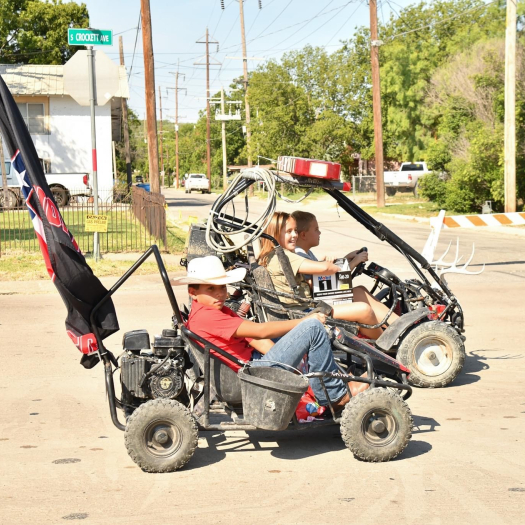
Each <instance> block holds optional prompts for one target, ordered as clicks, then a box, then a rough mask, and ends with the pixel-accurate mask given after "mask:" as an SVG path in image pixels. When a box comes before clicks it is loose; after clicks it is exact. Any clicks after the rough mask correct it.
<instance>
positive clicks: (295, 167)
mask: <svg viewBox="0 0 525 525" xmlns="http://www.w3.org/2000/svg"><path fill="white" fill-rule="evenodd" d="M277 169H278V170H279V171H284V172H286V173H291V174H292V175H297V176H299V177H314V178H316V179H328V180H339V177H340V175H341V164H337V163H336V162H327V161H326V160H314V159H302V158H300V157H279V158H278V159H277Z"/></svg>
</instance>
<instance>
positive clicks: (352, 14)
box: [319, 0, 363, 47]
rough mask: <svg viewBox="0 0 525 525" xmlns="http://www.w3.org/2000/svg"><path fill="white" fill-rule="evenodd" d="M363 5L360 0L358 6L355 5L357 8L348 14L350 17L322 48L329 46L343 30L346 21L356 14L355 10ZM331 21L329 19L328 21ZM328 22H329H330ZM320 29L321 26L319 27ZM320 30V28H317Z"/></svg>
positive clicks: (346, 21)
mask: <svg viewBox="0 0 525 525" xmlns="http://www.w3.org/2000/svg"><path fill="white" fill-rule="evenodd" d="M362 5H363V1H362V0H361V1H360V2H359V4H357V7H356V8H355V9H354V10H353V11H352V13H351V14H350V16H349V17H348V18H347V19H346V20H345V21H344V22H343V25H342V26H341V27H340V28H339V29H338V30H337V31H335V32H334V34H333V35H332V38H330V40H328V42H327V43H326V44H325V45H324V46H323V47H328V44H330V42H331V41H332V40H333V39H334V38H335V36H336V35H337V34H338V33H339V32H340V31H341V29H343V27H345V26H346V24H347V23H348V21H349V20H350V19H351V18H352V17H353V16H354V15H355V14H356V12H357V10H358V9H359V8H360V7H361V6H362ZM330 20H331V19H330ZM330 20H329V21H330ZM321 27H322V26H321ZM319 29H320V28H319Z"/></svg>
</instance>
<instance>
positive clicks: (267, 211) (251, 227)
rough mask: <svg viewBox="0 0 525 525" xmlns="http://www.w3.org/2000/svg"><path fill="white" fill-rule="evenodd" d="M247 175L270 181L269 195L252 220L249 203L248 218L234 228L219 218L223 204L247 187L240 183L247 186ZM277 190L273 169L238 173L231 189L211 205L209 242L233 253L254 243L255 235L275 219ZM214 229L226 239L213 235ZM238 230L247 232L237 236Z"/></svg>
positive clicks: (207, 232)
mask: <svg viewBox="0 0 525 525" xmlns="http://www.w3.org/2000/svg"><path fill="white" fill-rule="evenodd" d="M247 178H250V179H251V178H253V179H255V180H256V181H261V182H263V183H264V184H265V185H266V188H267V190H268V196H267V199H266V207H265V208H264V210H263V212H262V213H261V214H260V215H259V216H258V217H257V218H256V219H255V220H250V221H249V220H248V204H247V203H246V218H245V219H244V221H242V223H240V224H239V223H236V224H235V229H233V230H232V229H230V228H229V227H228V226H224V225H221V224H218V222H217V221H216V219H217V218H221V216H224V214H225V212H224V210H223V208H225V207H226V206H227V204H228V203H229V202H230V201H231V200H232V199H233V198H234V197H236V196H237V195H238V194H239V193H241V192H242V191H243V189H245V188H244V187H242V188H240V186H245V185H244V184H243V180H244V179H247ZM275 194H276V191H275V175H274V174H273V173H272V172H271V171H269V170H267V169H264V168H260V167H254V168H249V169H246V170H243V171H241V172H240V173H239V174H238V175H236V176H235V178H234V179H233V181H232V182H231V184H230V186H229V187H228V189H227V190H226V191H225V192H224V193H223V194H222V195H220V196H219V198H218V199H217V200H216V201H215V202H214V203H213V206H212V207H211V210H210V215H209V217H208V223H207V225H206V243H207V244H208V246H209V247H210V248H212V249H214V250H216V251H217V252H219V253H231V252H235V251H237V250H239V249H241V248H242V247H244V246H246V245H247V244H249V243H251V242H252V241H253V240H254V239H257V238H258V237H259V236H260V235H261V233H262V232H264V230H265V229H266V227H267V226H268V224H269V223H270V221H271V220H272V217H273V214H274V211H275V206H276V197H275ZM212 233H214V234H216V235H218V236H219V239H221V240H223V241H224V242H220V241H218V240H216V238H215V237H216V236H215V235H212ZM238 234H244V235H243V236H239V238H237V235H238ZM232 236H235V238H232Z"/></svg>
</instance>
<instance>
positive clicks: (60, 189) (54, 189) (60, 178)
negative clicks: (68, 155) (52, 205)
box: [0, 160, 91, 208]
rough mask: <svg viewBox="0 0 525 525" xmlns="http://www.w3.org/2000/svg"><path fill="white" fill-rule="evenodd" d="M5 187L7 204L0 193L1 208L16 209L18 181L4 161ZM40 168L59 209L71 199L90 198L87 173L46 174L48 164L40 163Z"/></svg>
mask: <svg viewBox="0 0 525 525" xmlns="http://www.w3.org/2000/svg"><path fill="white" fill-rule="evenodd" d="M4 164H5V171H6V176H7V177H6V178H7V187H8V188H9V193H8V199H7V202H6V203H4V200H5V198H4V192H3V190H1V191H0V200H1V203H0V204H1V205H2V207H5V208H16V207H18V206H19V205H20V204H21V203H22V194H21V192H20V185H19V183H18V179H17V177H16V175H15V173H14V171H13V170H12V169H11V161H9V160H4ZM42 167H43V169H44V173H45V175H46V180H47V183H48V185H49V188H50V189H51V193H52V194H53V197H54V198H55V201H56V203H57V205H58V206H59V207H62V206H67V204H68V202H69V200H70V199H71V197H79V196H90V195H91V187H90V185H89V176H88V174H87V173H48V168H49V164H48V163H47V162H44V161H42ZM0 188H3V182H2V177H0Z"/></svg>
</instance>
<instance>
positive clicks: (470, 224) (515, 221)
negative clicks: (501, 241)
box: [443, 212, 525, 228]
mask: <svg viewBox="0 0 525 525" xmlns="http://www.w3.org/2000/svg"><path fill="white" fill-rule="evenodd" d="M520 224H522V225H525V213H523V212H521V213H520V212H514V213H490V214H489V213H485V214H483V215H452V216H450V217H445V218H444V219H443V228H483V227H486V226H517V225H520Z"/></svg>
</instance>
